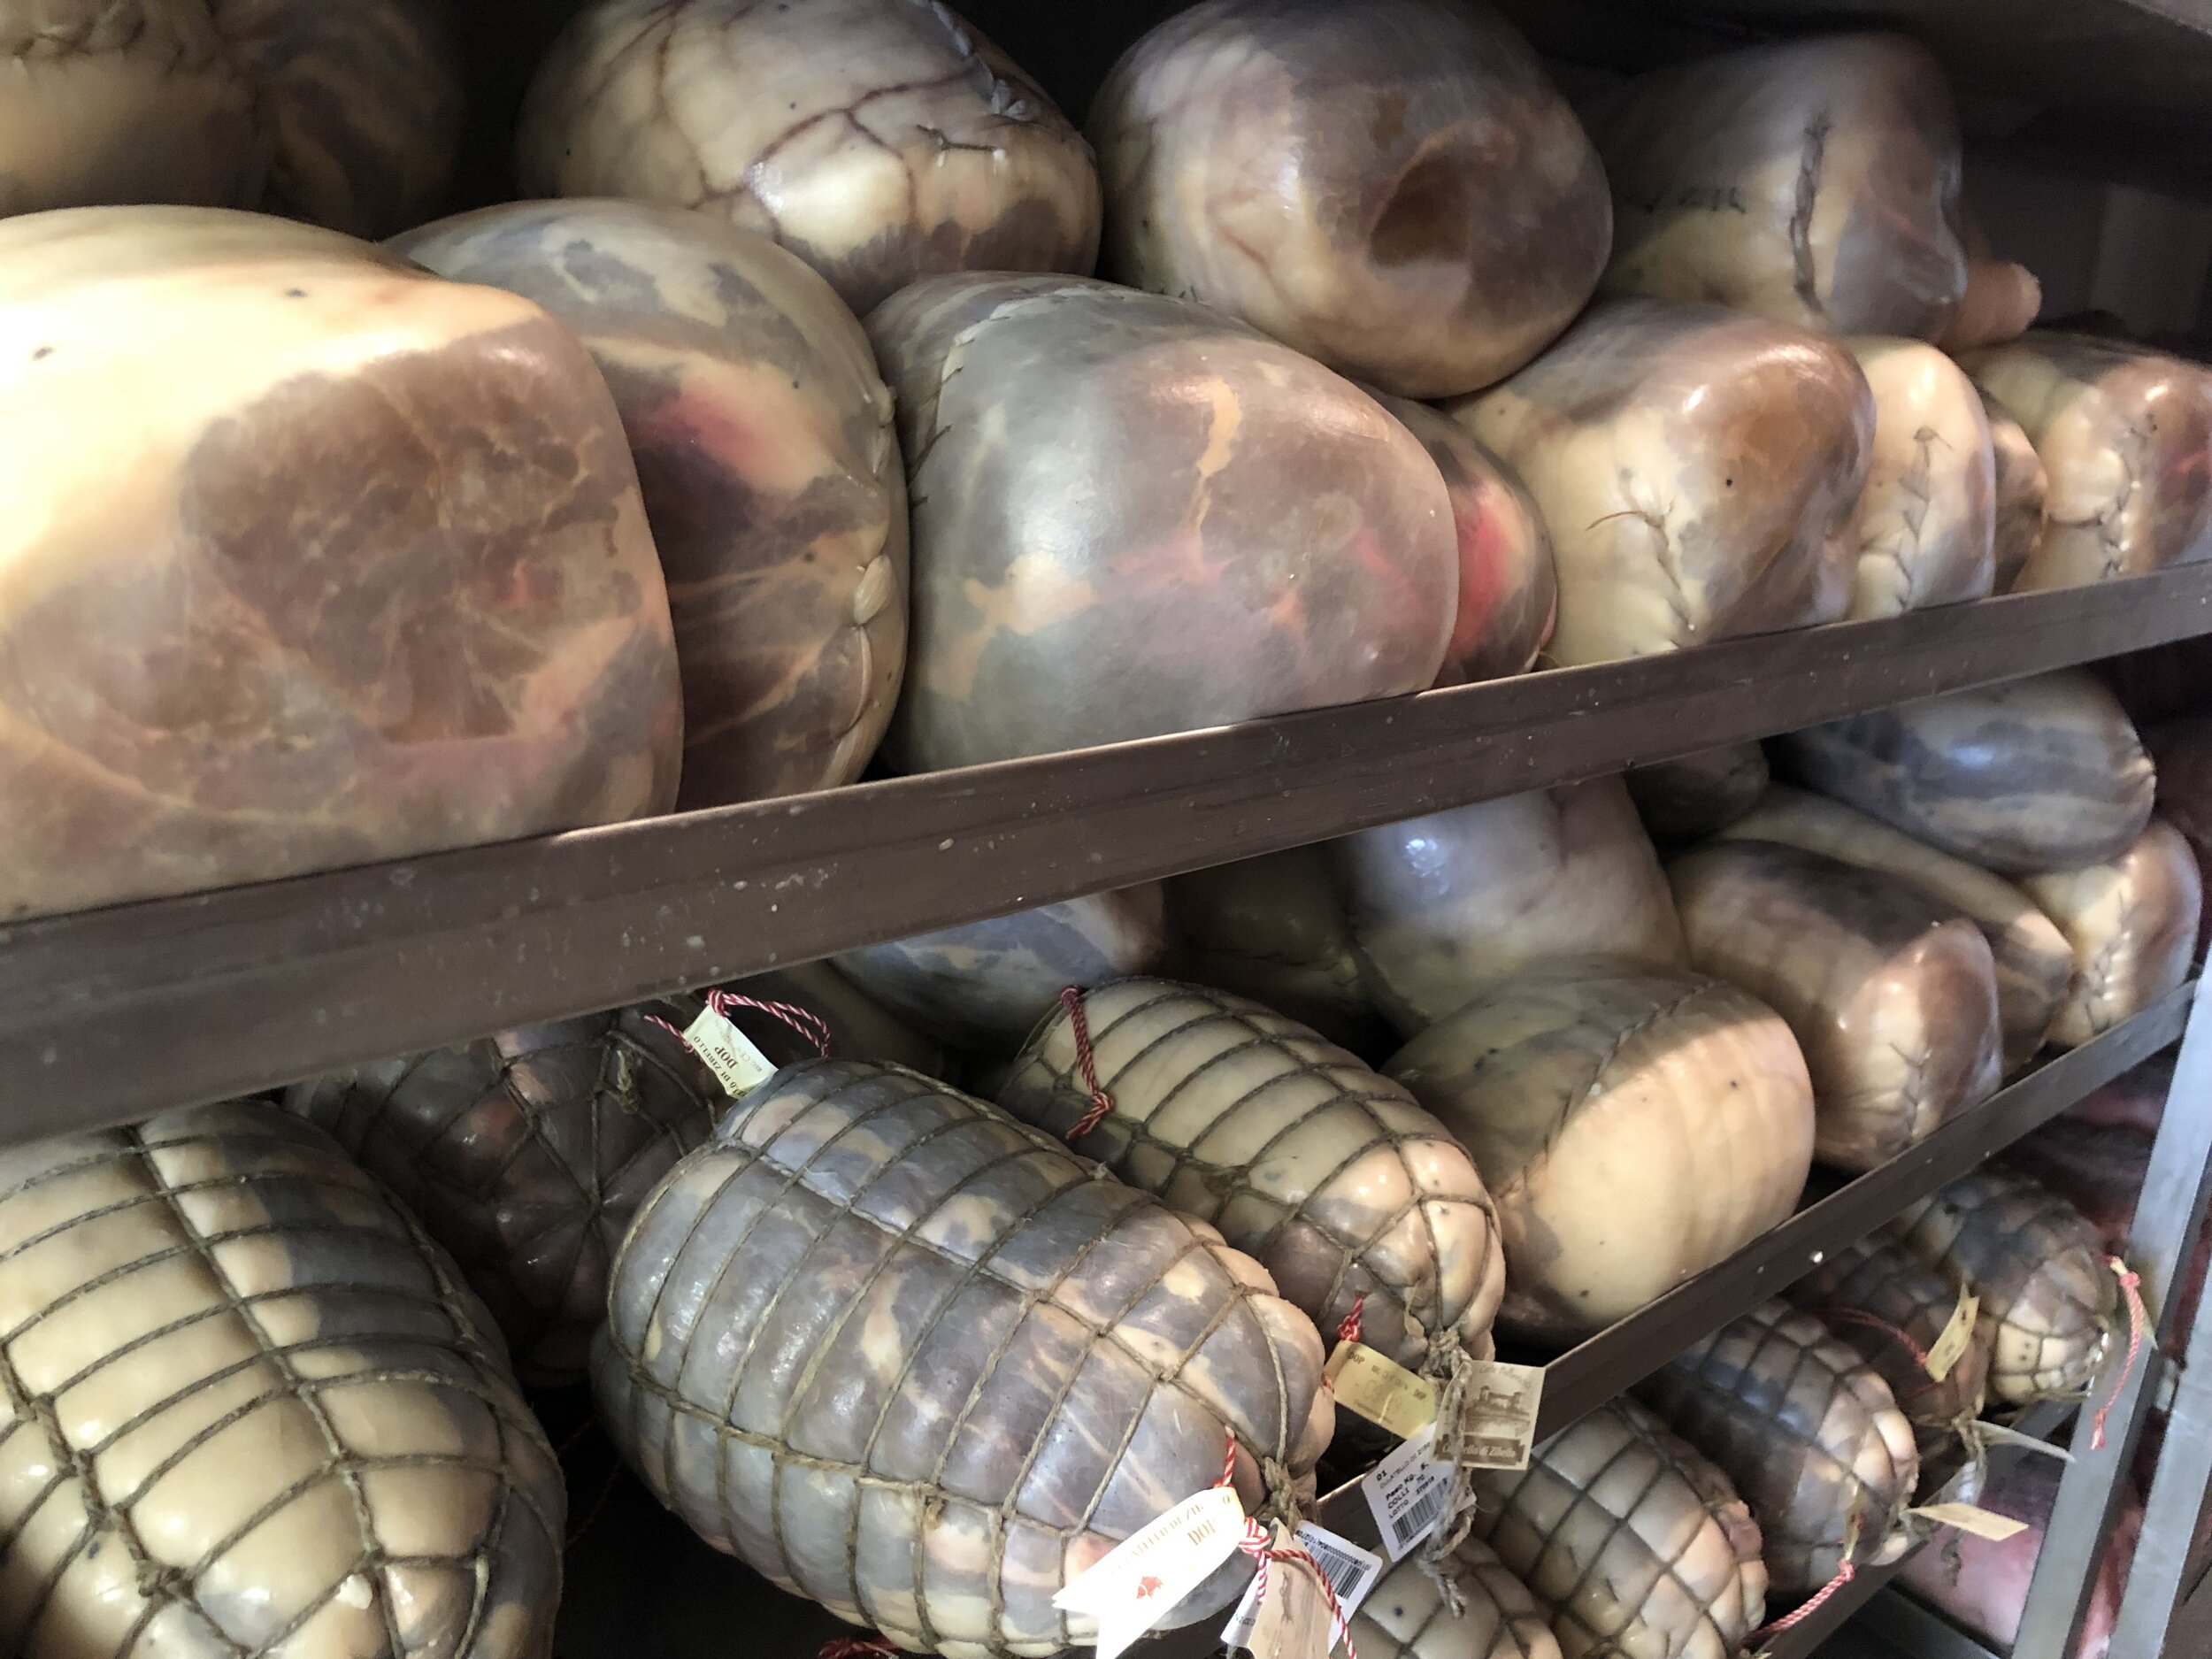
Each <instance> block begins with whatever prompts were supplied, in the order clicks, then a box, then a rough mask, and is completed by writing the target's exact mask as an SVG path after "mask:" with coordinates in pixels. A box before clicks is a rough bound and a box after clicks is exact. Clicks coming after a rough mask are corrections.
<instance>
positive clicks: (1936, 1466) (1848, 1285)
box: [1784, 1238, 1991, 1491]
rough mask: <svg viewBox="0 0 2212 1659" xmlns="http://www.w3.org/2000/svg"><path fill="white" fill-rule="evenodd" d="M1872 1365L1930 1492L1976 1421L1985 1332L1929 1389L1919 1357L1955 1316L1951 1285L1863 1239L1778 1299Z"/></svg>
mask: <svg viewBox="0 0 2212 1659" xmlns="http://www.w3.org/2000/svg"><path fill="white" fill-rule="evenodd" d="M1784 1294H1786V1296H1787V1297H1788V1299H1789V1301H1790V1302H1792V1303H1793V1304H1794V1305H1795V1306H1796V1307H1797V1308H1798V1309H1799V1310H1801V1311H1803V1312H1805V1313H1809V1314H1810V1315H1812V1317H1814V1318H1816V1319H1818V1320H1819V1321H1820V1322H1821V1323H1822V1324H1823V1325H1826V1326H1827V1327H1828V1329H1829V1332H1830V1333H1832V1335H1834V1336H1835V1337H1836V1338H1837V1339H1838V1340H1839V1341H1841V1342H1843V1343H1844V1344H1845V1345H1846V1346H1847V1347H1848V1348H1852V1349H1853V1350H1854V1351H1855V1352H1856V1353H1857V1354H1858V1356H1859V1357H1860V1358H1861V1359H1863V1360H1864V1361H1865V1362H1866V1363H1868V1364H1869V1365H1870V1366H1872V1367H1873V1368H1874V1370H1875V1371H1876V1372H1877V1373H1878V1374H1879V1375H1880V1377H1881V1379H1882V1380H1883V1381H1884V1382H1886V1383H1887V1384H1888V1385H1889V1391H1890V1393H1891V1394H1892V1395H1893V1396H1894V1397H1895V1399H1896V1402H1897V1409H1899V1410H1901V1411H1902V1412H1903V1413H1904V1414H1905V1416H1906V1417H1908V1418H1909V1419H1910V1421H1911V1423H1912V1426H1913V1436H1914V1439H1915V1440H1916V1442H1917V1443H1918V1445H1919V1448H1920V1476H1921V1479H1920V1486H1921V1489H1922V1490H1923V1491H1932V1490H1933V1488H1934V1487H1936V1486H1939V1485H1941V1484H1942V1482H1943V1481H1944V1480H1947V1479H1949V1478H1950V1476H1951V1475H1952V1474H1954V1473H1955V1472H1956V1471H1957V1469H1958V1467H1959V1466H1960V1463H1961V1462H1962V1457H1963V1455H1964V1453H1965V1452H1966V1451H1967V1450H1969V1449H1970V1448H1963V1447H1962V1444H1961V1430H1962V1425H1963V1424H1965V1423H1967V1422H1970V1421H1971V1420H1972V1419H1973V1418H1976V1417H1979V1416H1980V1415H1981V1411H1982V1405H1983V1401H1984V1396H1985V1394H1987V1393H1988V1388H1989V1351H1990V1338H1991V1333H1989V1332H1988V1331H1986V1330H1985V1329H1983V1328H1982V1326H1981V1324H1980V1322H1979V1321H1978V1320H1977V1321H1976V1323H1975V1329H1974V1333H1973V1335H1972V1336H1971V1337H1970V1338H1969V1339H1968V1341H1967V1344H1966V1351H1965V1352H1964V1353H1962V1354H1961V1355H1960V1356H1959V1357H1958V1361H1957V1363H1955V1364H1954V1365H1953V1366H1952V1367H1951V1369H1950V1370H1949V1371H1947V1372H1946V1373H1945V1375H1944V1378H1943V1380H1942V1381H1940V1382H1938V1381H1937V1380H1936V1379H1934V1378H1932V1377H1931V1376H1930V1375H1928V1370H1927V1363H1926V1361H1927V1356H1928V1352H1929V1350H1930V1349H1932V1348H1934V1347H1935V1345H1936V1342H1937V1340H1939V1338H1940V1337H1941V1336H1942V1335H1943V1333H1944V1329H1945V1327H1946V1326H1947V1325H1949V1324H1950V1323H1951V1316H1952V1315H1953V1314H1954V1313H1955V1312H1956V1311H1957V1309H1958V1302H1959V1290H1958V1286H1955V1285H1954V1284H1952V1283H1951V1282H1950V1281H1949V1280H1948V1279H1945V1278H1944V1277H1943V1276H1942V1275H1941V1274H1940V1273H1939V1272H1937V1271H1935V1270H1934V1269H1933V1268H1932V1267H1929V1266H1927V1265H1926V1264H1925V1263H1923V1262H1921V1261H1920V1260H1919V1259H1918V1258H1917V1257H1916V1256H1912V1255H1910V1254H1909V1253H1908V1252H1907V1251H1906V1250H1905V1249H1904V1248H1902V1247H1901V1246H1900V1245H1897V1244H1895V1243H1893V1242H1891V1241H1889V1240H1884V1239H1879V1238H1876V1239H1863V1240H1859V1241H1858V1242H1856V1243H1855V1244H1847V1245H1845V1246H1844V1247H1843V1248H1840V1249H1839V1250H1835V1251H1833V1252H1832V1253H1831V1254H1830V1255H1829V1256H1828V1259H1827V1260H1826V1261H1824V1262H1823V1263H1821V1264H1820V1265H1819V1266H1818V1267H1816V1268H1815V1269H1814V1270H1813V1271H1811V1272H1810V1273H1809V1274H1807V1275H1806V1276H1805V1277H1804V1278H1803V1279H1800V1280H1798V1281H1797V1283H1796V1284H1794V1285H1793V1286H1790V1288H1789V1289H1788V1290H1787V1291H1786V1292H1785V1293H1784Z"/></svg>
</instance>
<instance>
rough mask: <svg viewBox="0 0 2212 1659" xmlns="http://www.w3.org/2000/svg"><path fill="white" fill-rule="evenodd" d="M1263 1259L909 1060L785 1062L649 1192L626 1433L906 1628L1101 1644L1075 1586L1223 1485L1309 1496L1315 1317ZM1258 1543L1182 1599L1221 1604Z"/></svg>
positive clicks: (1319, 1398) (617, 1367) (802, 1573)
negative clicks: (1127, 1543) (1069, 1595)
mask: <svg viewBox="0 0 2212 1659" xmlns="http://www.w3.org/2000/svg"><path fill="white" fill-rule="evenodd" d="M1272 1290H1273V1286H1271V1283H1270V1281H1269V1280H1268V1278H1267V1275H1266V1273H1265V1271H1264V1270H1263V1269H1262V1268H1261V1267H1260V1266H1259V1265H1258V1263H1255V1262H1253V1261H1251V1260H1250V1259H1249V1258H1248V1257H1246V1256H1242V1255H1240V1254H1239V1253H1238V1252H1236V1251H1234V1250H1232V1249H1230V1248H1227V1247H1226V1246H1225V1245H1224V1244H1222V1243H1221V1241H1220V1239H1219V1237H1218V1235H1217V1234H1216V1233H1213V1232H1212V1230H1211V1229H1210V1228H1206V1227H1203V1226H1201V1225H1195V1224H1194V1223H1191V1222H1189V1221H1187V1220H1185V1219H1184V1218H1182V1217H1179V1216H1177V1215H1175V1214H1173V1213H1172V1212H1171V1211H1170V1210H1167V1209H1166V1208H1165V1207H1164V1206H1163V1205H1162V1204H1161V1203H1160V1202H1158V1200H1156V1199H1155V1198H1153V1197H1151V1196H1149V1195H1148V1194H1143V1193H1140V1192H1137V1191H1135V1190H1134V1189H1133V1188H1131V1187H1125V1186H1123V1185H1122V1184H1121V1183H1119V1182H1118V1181H1115V1180H1112V1179H1109V1178H1107V1177H1105V1176H1104V1175H1103V1174H1102V1172H1101V1171H1098V1170H1097V1169H1096V1168H1095V1167H1094V1166H1093V1165H1091V1164H1087V1163H1086V1162H1084V1161H1083V1160H1081V1159H1079V1158H1078V1157H1076V1156H1074V1155H1072V1154H1071V1153H1070V1152H1069V1151H1068V1150H1067V1148H1064V1147H1063V1146H1061V1145H1060V1144H1059V1143H1058V1142H1057V1141H1053V1140H1051V1139H1050V1138H1049V1137H1048V1136H1046V1135H1043V1134H1041V1133H1039V1132H1037V1131H1035V1130H1033V1129H1030V1128H1028V1127H1025V1125H1020V1124H1018V1123H1016V1122H1014V1121H1013V1120H1012V1119H1010V1118H1007V1117H1006V1116H1005V1115H1004V1114H1003V1113H1001V1112H999V1111H998V1110H995V1108H993V1107H990V1106H987V1105H985V1104H984V1103H983V1102H979V1101H975V1100H972V1099H969V1098H968V1097H966V1096H964V1095H962V1094H956V1093H954V1092H952V1091H950V1090H949V1089H947V1088H945V1087H943V1086H941V1085H940V1084H937V1083H934V1082H933V1081H932V1080H931V1079H926V1078H924V1077H922V1076H920V1075H918V1074H917V1073H914V1072H910V1071H904V1070H902V1069H901V1068H898V1067H894V1066H883V1065H874V1064H863V1063H857V1062H840V1061H820V1062H813V1063H807V1064H800V1065H796V1066H792V1067H788V1068H787V1069H786V1070H785V1071H782V1072H781V1073H780V1074H779V1075H778V1077H777V1078H776V1079H773V1080H772V1081H771V1082H769V1083H766V1084H764V1085H763V1086H762V1087H759V1088H757V1089H756V1090H754V1091H753V1092H752V1093H751V1094H749V1095H748V1096H747V1097H746V1099H745V1101H744V1102H742V1103H741V1105H740V1106H739V1107H737V1108H736V1109H734V1110H732V1111H731V1112H730V1113H729V1115H728V1116H727V1117H726V1118H725V1119H724V1121H723V1123H722V1125H721V1126H720V1128H719V1129H718V1132H717V1134H716V1138H715V1140H714V1141H713V1142H712V1143H711V1144H710V1145H709V1146H707V1147H704V1148H701V1149H700V1150H698V1151H697V1152H695V1153H693V1154H692V1155H691V1156H689V1157H687V1159H685V1160H684V1162H683V1163H682V1164H679V1165H678V1166H677V1168H676V1169H675V1171H672V1173H671V1174H670V1175H669V1177H668V1178H667V1179H665V1180H664V1182H663V1183H662V1184H661V1186H660V1187H659V1188H658V1189H657V1191H656V1192H655V1193H654V1194H653V1195H652V1196H651V1197H650V1198H649V1200H648V1201H647V1202H646V1204H645V1205H644V1207H643V1208H642V1209H641V1211H640V1212H639V1215H638V1219H637V1222H636V1225H634V1227H633V1229H632V1231H631V1234H630V1237H629V1239H628V1240H627V1241H626V1244H625V1245H624V1248H623V1251H622V1254H621V1256H620V1257H619V1259H618V1262H617V1263H616V1267H615V1275H614V1284H613V1290H612V1294H611V1306H610V1318H609V1322H608V1325H607V1326H606V1328H605V1330H604V1331H603V1333H601V1336H600V1338H599V1340H598V1341H597V1343H596V1344H595V1348H594V1356H593V1382H594V1386H595V1392H596V1394H597V1397H598V1401H599V1406H600V1411H601V1416H602V1419H603V1421H604V1423H605V1424H606V1425H607V1427H608V1429H609V1432H611V1435H612V1436H613V1438H614V1440H615V1441H616V1442H617V1444H618V1446H620V1447H621V1448H622V1450H623V1452H624V1455H625V1456H626V1458H627V1459H628V1460H629V1461H630V1463H632V1465H633V1466H634V1467H635V1468H636V1469H637V1470H638V1471H639V1472H640V1473H641V1475H642V1476H643V1478H644V1479H645V1480H646V1482H647V1484H648V1485H649V1486H651V1487H652V1489H653V1490H654V1492H655V1493H656V1494H658V1495H659V1496H660V1497H661V1499H662V1501H663V1502H666V1503H667V1504H668V1505H669V1506H670V1507H671V1508H672V1509H675V1510H676V1511H677V1512H678V1513H679V1514H680V1515H681V1516H682V1517H684V1518H685V1519H686V1520H687V1522H688V1523H689V1524H690V1525H692V1527H693V1528H694V1529H695V1531H697V1532H699V1533H700V1535H701V1536H702V1537H703V1538H704V1539H705V1540H707V1541H708V1542H709V1543H710V1544H712V1545H714V1546H715V1547H716V1548H720V1549H724V1550H726V1551H728V1552H730V1553H731V1554H733V1555H739V1556H741V1558H743V1559H744V1560H745V1561H746V1562H748V1563H749V1564H751V1565H752V1566H753V1567H754V1568H756V1569H757V1571H760V1572H762V1573H763V1574H764V1575H765V1576H766V1577H768V1578H771V1579H772V1580H773V1581H774V1582H776V1583H777V1584H778V1585H779V1586H782V1587H783V1588H785V1589H787V1590H790V1591H793V1592H795V1593H796V1594H802V1595H806V1596H809V1597H811V1598H812V1599H813V1600H815V1601H819V1602H821V1603H822V1604H823V1605H825V1606H826V1607H828V1608H829V1609H831V1610H832V1611H833V1612H835V1613H837V1614H838V1615H839V1616H840V1617H843V1618H846V1619H848V1620H849V1621H851V1622H852V1623H854V1624H859V1625H862V1626H864V1627H866V1628H869V1629H872V1630H876V1631H879V1632H882V1633H883V1635H884V1636H885V1637H886V1638H887V1639H888V1640H890V1641H891V1642H892V1643H894V1644H895V1646H897V1647H902V1648H906V1649H909V1650H912V1651H918V1652H933V1653H941V1654H945V1655H952V1656H953V1659H1004V1656H1008V1655H1040V1656H1041V1655H1051V1654H1056V1653H1058V1652H1059V1651H1061V1650H1062V1649H1064V1648H1065V1647H1071V1646H1076V1645H1079V1644H1081V1643H1085V1642H1087V1641H1090V1640H1094V1639H1095V1634H1096V1632H1095V1630H1094V1627H1093V1621H1092V1620H1091V1619H1090V1618H1088V1617H1084V1616H1077V1615H1071V1614H1065V1613H1063V1612H1061V1611H1060V1610H1058V1609H1055V1608H1054V1607H1053V1606H1052V1597H1053V1595H1054V1594H1055V1593H1056V1591H1058V1590H1059V1589H1060V1587H1061V1586H1063V1585H1064V1584H1065V1583H1066V1582H1067V1581H1068V1580H1069V1579H1071V1578H1073V1577H1074V1576H1075V1575H1077V1574H1078V1573H1079V1572H1081V1571H1084V1570H1085V1569H1087V1567H1088V1566H1090V1565H1091V1564H1092V1563H1094V1562H1095V1561H1096V1560H1097V1559H1098V1558H1099V1557H1101V1556H1102V1555H1105V1554H1106V1552H1107V1551H1108V1550H1109V1549H1110V1548H1111V1547H1112V1545H1113V1544H1115V1543H1116V1542H1118V1541H1119V1540H1122V1539H1124V1538H1126V1537H1127V1536H1129V1535H1130V1534H1131V1533H1133V1532H1135V1531H1137V1530H1138V1529H1139V1528H1140V1527H1141V1526H1143V1525H1145V1524H1146V1523H1147V1522H1148V1521H1150V1520H1152V1519H1154V1518H1155V1517H1157V1516H1158V1515H1160V1514H1161V1513H1162V1512H1163V1511H1164V1510H1165V1509H1168V1508H1170V1507H1171V1506H1172V1505H1173V1504H1175V1503H1177V1502H1180V1501H1181V1500H1182V1499H1184V1498H1186V1497H1188V1496H1189V1495H1190V1494H1194V1493H1195V1492H1198V1491H1201V1490H1202V1489H1204V1488H1206V1487H1209V1486H1214V1485H1215V1484H1217V1482H1218V1481H1219V1480H1220V1479H1221V1474H1222V1468H1223V1461H1224V1448H1225V1446H1227V1445H1228V1444H1229V1443H1230V1441H1231V1440H1233V1441H1234V1444H1235V1448H1236V1449H1235V1455H1234V1467H1235V1481H1234V1484H1235V1486H1236V1487H1237V1490H1238V1493H1239V1494H1240V1498H1241V1500H1242V1502H1243V1503H1244V1506H1245V1508H1246V1509H1247V1511H1248V1513H1258V1514H1261V1515H1263V1516H1267V1517H1282V1516H1285V1515H1286V1513H1287V1512H1288V1511H1289V1510H1290V1509H1293V1508H1294V1504H1295V1503H1296V1502H1298V1501H1299V1500H1300V1499H1302V1498H1305V1497H1310V1494H1311V1490H1312V1484H1311V1483H1312V1471H1313V1467H1314V1463H1315V1462H1316V1460H1317V1457H1318V1456H1319V1454H1320V1452H1321V1450H1322V1448H1324V1447H1325V1444H1326V1442H1327V1440H1328V1436H1329V1432H1330V1428H1331V1424H1332V1414H1331V1409H1330V1406H1329V1403H1328V1400H1327V1397H1326V1396H1325V1394H1324V1393H1323V1392H1322V1389H1321V1367H1322V1359H1323V1355H1322V1349H1321V1342H1320V1339H1319V1336H1318V1334H1317V1333H1316V1332H1315V1331H1314V1329H1313V1327H1312V1325H1311V1324H1310V1322H1309V1321H1308V1320H1307V1319H1306V1318H1305V1317H1303V1316H1302V1315H1301V1314H1300V1313H1298V1311H1297V1310H1295V1309H1294V1308H1292V1307H1290V1306H1289V1305H1288V1304H1287V1303H1286V1302H1282V1301H1281V1300H1279V1298H1277V1297H1276V1296H1275V1295H1274V1294H1272ZM1249 1576H1250V1567H1249V1564H1248V1563H1244V1564H1242V1565H1240V1564H1239V1563H1236V1562H1234V1561H1232V1562H1231V1563H1227V1564H1226V1565H1225V1567H1224V1569H1223V1570H1222V1571H1220V1572H1218V1573H1217V1574H1216V1575H1215V1577H1214V1578H1211V1579H1210V1580H1209V1581H1208V1582H1207V1584H1206V1585H1205V1586H1202V1587H1201V1589H1200V1590H1199V1591H1198V1592H1196V1593H1194V1594H1193V1596H1192V1597H1191V1598H1189V1599H1188V1600H1187V1601H1186V1602H1185V1603H1184V1604H1183V1607H1182V1608H1181V1609H1179V1617H1178V1622H1188V1621H1189V1620H1192V1619H1195V1618H1198V1617H1202V1616H1204V1615H1206V1614H1208V1613H1210V1612H1212V1611H1215V1610H1217V1609H1225V1607H1226V1606H1227V1604H1228V1603H1229V1601H1231V1600H1233V1597H1234V1595H1235V1594H1236V1593H1237V1591H1238V1590H1239V1589H1240V1587H1241V1586H1242V1585H1243V1583H1244V1582H1245V1581H1246V1580H1247V1579H1248V1578H1249Z"/></svg>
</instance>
